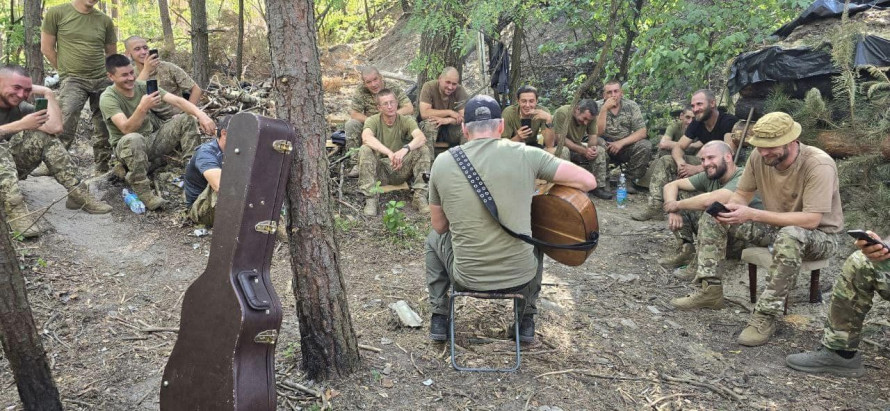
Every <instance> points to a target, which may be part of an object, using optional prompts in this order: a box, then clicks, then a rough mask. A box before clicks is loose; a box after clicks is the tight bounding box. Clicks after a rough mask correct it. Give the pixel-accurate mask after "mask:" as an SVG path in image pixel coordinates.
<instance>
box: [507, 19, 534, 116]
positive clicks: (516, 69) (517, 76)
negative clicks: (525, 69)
mask: <svg viewBox="0 0 890 411" xmlns="http://www.w3.org/2000/svg"><path fill="white" fill-rule="evenodd" d="M514 24H515V25H514V26H513V42H512V44H511V45H510V63H511V64H512V65H511V66H510V90H509V93H508V95H507V101H510V102H516V100H517V98H516V91H517V90H519V87H521V86H522V85H521V84H520V83H521V82H522V38H523V37H524V36H525V30H523V29H522V26H523V24H524V22H523V21H522V20H517V21H516V22H514ZM529 64H531V62H529Z"/></svg>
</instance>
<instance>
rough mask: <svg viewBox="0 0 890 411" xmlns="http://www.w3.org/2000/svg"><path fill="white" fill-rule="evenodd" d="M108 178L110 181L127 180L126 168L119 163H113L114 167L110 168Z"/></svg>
mask: <svg viewBox="0 0 890 411" xmlns="http://www.w3.org/2000/svg"><path fill="white" fill-rule="evenodd" d="M108 179H109V180H112V181H114V180H119V181H127V169H126V168H125V167H124V165H123V164H121V163H117V164H115V165H114V167H112V168H111V172H110V173H109V175H108Z"/></svg>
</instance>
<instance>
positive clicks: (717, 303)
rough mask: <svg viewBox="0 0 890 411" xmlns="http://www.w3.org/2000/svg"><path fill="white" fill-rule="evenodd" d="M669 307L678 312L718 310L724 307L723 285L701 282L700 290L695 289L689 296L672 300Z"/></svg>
mask: <svg viewBox="0 0 890 411" xmlns="http://www.w3.org/2000/svg"><path fill="white" fill-rule="evenodd" d="M671 305H673V306H674V308H676V309H678V310H693V309H696V308H711V309H715V310H719V309H721V308H723V307H724V303H723V285H722V284H708V282H707V281H702V283H701V288H697V289H696V290H695V291H693V292H692V293H691V294H689V295H687V296H685V297H680V298H674V299H673V300H671Z"/></svg>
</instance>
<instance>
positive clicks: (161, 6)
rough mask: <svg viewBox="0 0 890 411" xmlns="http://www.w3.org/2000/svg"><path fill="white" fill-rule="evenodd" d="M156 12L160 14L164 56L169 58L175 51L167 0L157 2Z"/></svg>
mask: <svg viewBox="0 0 890 411" xmlns="http://www.w3.org/2000/svg"><path fill="white" fill-rule="evenodd" d="M158 11H159V12H160V13H161V30H163V32H164V54H165V55H168V56H169V55H170V54H173V53H174V52H175V51H176V43H174V42H173V23H171V22H170V7H169V5H168V4H167V0H158Z"/></svg>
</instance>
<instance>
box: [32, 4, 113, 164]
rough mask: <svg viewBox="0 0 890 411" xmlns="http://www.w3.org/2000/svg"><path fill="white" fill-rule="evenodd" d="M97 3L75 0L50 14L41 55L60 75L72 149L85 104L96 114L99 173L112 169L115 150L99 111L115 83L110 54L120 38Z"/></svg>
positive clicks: (64, 134) (66, 137)
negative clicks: (108, 70) (108, 74)
mask: <svg viewBox="0 0 890 411" xmlns="http://www.w3.org/2000/svg"><path fill="white" fill-rule="evenodd" d="M96 3H98V1H96V0H72V1H71V2H70V3H66V4H62V5H59V6H55V7H52V8H50V9H49V10H47V12H46V16H44V19H43V27H42V29H41V33H40V51H41V52H42V53H43V55H44V56H46V59H47V60H48V61H49V64H51V65H52V66H53V67H54V68H55V69H57V70H58V71H59V76H60V77H61V79H62V85H61V88H60V89H59V104H60V106H61V108H62V117H63V118H62V124H63V126H62V131H61V133H60V134H59V140H61V141H62V143H63V144H64V145H65V149H70V148H71V143H72V142H74V137H75V135H76V134H77V125H78V122H79V120H80V112H81V111H82V110H83V106H84V103H86V101H87V100H89V101H90V110H91V111H92V120H93V135H92V140H91V144H92V146H93V161H94V162H95V163H96V172H98V173H104V172H106V171H108V168H109V164H108V163H109V161H110V160H111V147H109V146H108V129H107V128H106V127H105V123H104V122H103V121H102V113H100V112H99V95H100V94H102V91H103V90H105V88H106V87H108V86H109V85H110V84H111V83H109V82H108V77H106V76H105V69H104V67H103V64H102V63H103V62H104V61H105V56H108V55H110V54H114V53H117V34H116V31H115V29H114V22H112V20H111V18H110V17H108V16H107V15H105V14H104V13H102V12H101V11H99V10H98V9H97V8H96V7H95V6H96Z"/></svg>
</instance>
